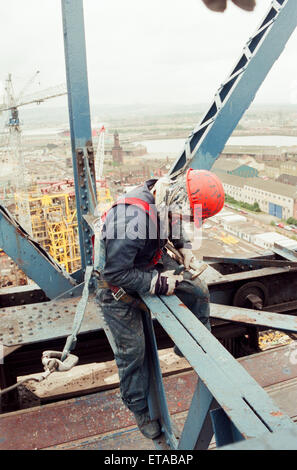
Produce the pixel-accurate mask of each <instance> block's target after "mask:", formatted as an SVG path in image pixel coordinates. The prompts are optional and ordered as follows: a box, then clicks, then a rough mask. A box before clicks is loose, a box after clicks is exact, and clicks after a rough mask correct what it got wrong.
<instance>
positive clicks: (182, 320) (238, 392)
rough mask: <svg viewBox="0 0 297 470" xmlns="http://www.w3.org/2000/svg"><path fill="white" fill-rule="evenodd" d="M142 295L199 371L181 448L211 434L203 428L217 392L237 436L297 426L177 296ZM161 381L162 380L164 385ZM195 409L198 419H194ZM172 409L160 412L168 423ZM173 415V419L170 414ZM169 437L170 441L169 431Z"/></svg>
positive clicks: (198, 445)
mask: <svg viewBox="0 0 297 470" xmlns="http://www.w3.org/2000/svg"><path fill="white" fill-rule="evenodd" d="M141 297H142V299H143V301H144V302H145V303H146V305H147V307H148V308H149V309H150V310H151V313H152V314H153V315H154V317H155V318H156V319H157V320H158V322H159V323H160V324H161V326H162V327H163V328H164V330H165V331H166V332H167V334H168V335H169V336H170V337H171V338H172V340H173V341H174V342H175V343H176V344H177V346H178V348H179V349H180V350H181V352H182V353H183V355H184V356H185V357H186V359H187V360H188V361H189V363H190V365H191V366H192V367H193V369H194V370H195V372H196V373H197V375H198V383H197V387H196V391H195V394H194V397H193V400H192V404H191V407H190V411H189V414H188V418H187V420H186V423H185V426H184V429H183V432H182V436H181V439H180V441H179V444H178V449H180V450H193V449H197V448H201V438H203V439H205V433H204V435H203V433H202V431H203V428H204V427H205V426H204V425H205V421H206V417H207V415H208V413H209V411H210V408H211V405H212V397H213V398H214V399H215V400H216V401H217V403H218V404H219V406H221V408H222V409H223V410H224V411H225V413H226V415H227V416H228V418H229V420H230V422H231V428H233V429H234V430H236V432H232V433H230V434H232V436H233V440H234V441H236V440H239V439H242V438H243V439H250V438H255V437H260V436H262V435H263V434H265V433H267V432H269V433H274V432H278V431H279V430H282V429H291V427H292V426H293V427H294V426H295V425H294V423H293V421H292V420H291V419H290V418H289V417H288V416H286V414H285V413H283V412H282V411H281V410H279V409H278V408H277V406H276V405H275V404H274V402H273V400H272V399H271V398H270V397H269V396H268V395H267V394H266V392H265V391H264V389H262V388H261V387H260V385H258V383H257V382H256V381H255V380H254V379H253V378H252V377H251V376H250V375H249V374H248V373H247V372H246V371H245V369H243V368H242V367H241V365H240V364H239V363H238V362H237V361H236V360H235V359H234V358H233V356H231V354H230V353H229V352H228V351H227V350H226V349H225V348H224V347H223V346H222V345H221V344H220V342H219V341H218V340H217V339H216V338H215V337H214V336H213V335H212V334H211V333H210V332H209V331H208V330H207V329H206V328H205V326H204V325H202V323H201V322H200V321H199V320H198V319H197V318H196V317H195V316H194V315H193V314H192V312H190V310H188V309H187V307H186V306H185V305H184V304H182V303H181V301H180V300H179V299H178V298H177V297H176V296H168V297H166V296H160V297H157V296H150V295H141ZM151 347H152V348H154V345H152V344H151ZM161 380H162V379H161V378H159V381H161ZM201 381H202V382H203V384H204V385H202V384H201ZM161 387H162V385H161V384H160V383H159V389H161ZM155 399H156V398H155ZM161 408H162V406H161ZM194 410H195V416H196V419H194V420H193V416H192V415H193V414H194ZM166 415H167V410H166V409H164V408H163V410H162V414H161V416H159V418H160V421H161V423H162V424H163V422H164V421H163V420H164V416H166ZM167 421H170V418H169V417H168V416H167ZM228 428H229V424H228ZM164 431H165V434H166V432H168V430H167V428H166V427H165V429H164ZM216 431H218V429H217V430H216ZM220 431H221V429H220ZM223 432H224V429H223ZM206 434H207V433H206ZM167 437H168V442H170V439H169V436H167ZM208 437H209V432H208ZM225 443H226V442H225ZM228 443H229V442H228ZM204 444H206V447H204V448H207V445H208V444H209V442H208V441H207V440H206V441H205V442H204Z"/></svg>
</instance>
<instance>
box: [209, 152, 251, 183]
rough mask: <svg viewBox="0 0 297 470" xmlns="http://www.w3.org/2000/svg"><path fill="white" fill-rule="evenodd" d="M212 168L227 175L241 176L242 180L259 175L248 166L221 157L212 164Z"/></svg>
mask: <svg viewBox="0 0 297 470" xmlns="http://www.w3.org/2000/svg"><path fill="white" fill-rule="evenodd" d="M212 168H213V170H217V171H223V172H224V173H228V174H229V175H235V176H242V177H243V178H255V177H256V176H258V175H259V172H258V170H257V169H256V168H254V167H252V166H250V165H247V164H245V163H240V162H238V161H236V160H231V159H227V158H221V157H220V158H219V159H218V160H217V161H216V162H215V163H214V165H213V167H212Z"/></svg>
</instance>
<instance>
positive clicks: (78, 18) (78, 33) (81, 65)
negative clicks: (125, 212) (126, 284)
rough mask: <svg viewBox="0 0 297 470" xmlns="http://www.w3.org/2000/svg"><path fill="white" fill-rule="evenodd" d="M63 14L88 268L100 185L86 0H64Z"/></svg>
mask: <svg viewBox="0 0 297 470" xmlns="http://www.w3.org/2000/svg"><path fill="white" fill-rule="evenodd" d="M62 16H63V31H64V49H65V62H66V76H67V89H68V107H69V121H70V133H71V147H72V161H73V173H74V182H75V194H76V207H77V219H78V230H79V243H80V253H81V264H82V269H83V270H84V269H85V267H86V266H87V265H91V264H92V243H91V235H92V234H91V230H90V227H89V226H88V224H87V222H86V221H85V220H84V218H83V215H87V214H88V213H89V212H90V211H93V210H94V205H95V200H94V195H96V189H95V168H94V153H93V148H92V131H91V119H90V105H89V90H88V73H87V59H86V46H85V31H84V14H83V2H82V0H62ZM86 162H87V163H88V165H86ZM95 197H96V196H95Z"/></svg>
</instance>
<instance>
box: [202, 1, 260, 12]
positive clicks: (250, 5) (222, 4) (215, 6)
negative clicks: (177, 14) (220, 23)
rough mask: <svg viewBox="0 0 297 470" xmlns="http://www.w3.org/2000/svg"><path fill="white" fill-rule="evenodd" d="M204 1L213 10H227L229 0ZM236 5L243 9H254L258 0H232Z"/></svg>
mask: <svg viewBox="0 0 297 470" xmlns="http://www.w3.org/2000/svg"><path fill="white" fill-rule="evenodd" d="M202 1H203V3H204V4H205V5H206V6H207V8H209V9H210V10H212V11H219V12H223V11H225V9H226V7H227V0H202ZM232 2H233V3H235V5H237V6H238V7H239V8H242V9H243V10H247V11H253V10H254V8H255V6H256V0H232Z"/></svg>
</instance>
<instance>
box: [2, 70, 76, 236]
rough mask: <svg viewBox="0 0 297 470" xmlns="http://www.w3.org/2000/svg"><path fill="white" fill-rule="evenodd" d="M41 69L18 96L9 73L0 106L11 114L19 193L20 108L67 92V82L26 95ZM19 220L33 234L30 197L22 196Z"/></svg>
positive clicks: (21, 171)
mask: <svg viewBox="0 0 297 470" xmlns="http://www.w3.org/2000/svg"><path fill="white" fill-rule="evenodd" d="M38 74H39V71H37V72H35V74H34V75H33V77H32V78H31V79H30V80H29V81H28V82H27V83H26V85H25V86H24V87H23V89H22V90H21V92H20V93H19V95H18V96H16V95H15V92H14V87H13V82H12V75H11V74H9V75H8V77H7V79H6V82H5V98H6V103H5V104H3V105H2V106H1V107H0V113H2V112H4V111H9V112H10V116H9V119H8V122H7V127H8V129H9V148H11V150H12V155H13V157H14V166H15V181H16V184H15V186H16V191H17V193H20V192H26V189H27V188H26V182H25V170H26V168H25V161H24V156H23V153H22V148H21V125H20V119H19V108H20V107H21V106H25V105H28V104H33V103H36V104H40V103H42V102H43V101H45V100H48V99H50V98H56V97H58V96H62V95H65V94H67V88H66V85H65V84H61V85H58V86H56V87H51V88H47V89H45V90H43V91H41V92H38V93H34V94H31V95H25V92H26V90H28V88H29V86H31V85H32V83H33V82H34V80H35V78H36V76H37V75H38ZM18 221H19V223H20V224H21V225H22V227H23V228H24V229H25V230H26V232H27V233H29V234H30V235H32V227H31V218H30V207H29V201H28V198H26V197H23V198H20V202H19V206H18Z"/></svg>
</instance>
